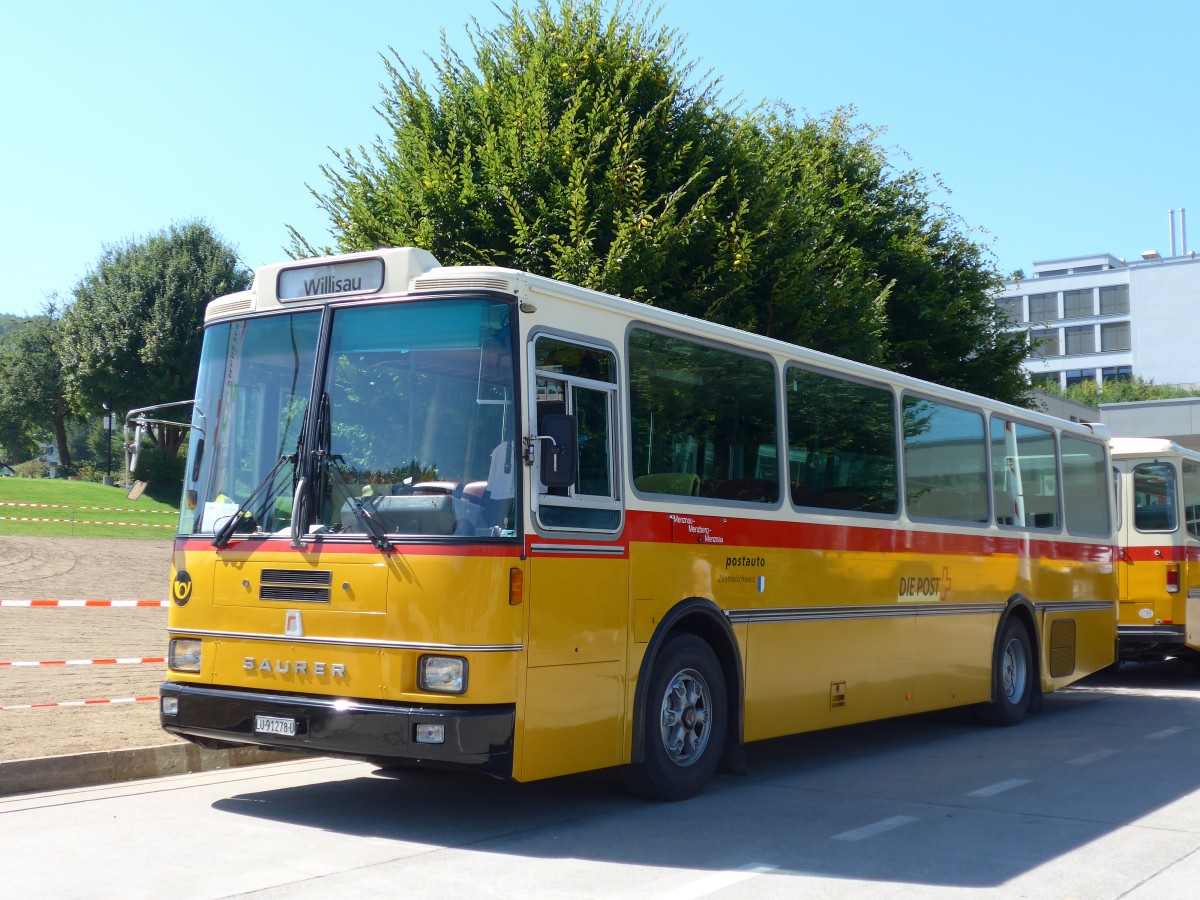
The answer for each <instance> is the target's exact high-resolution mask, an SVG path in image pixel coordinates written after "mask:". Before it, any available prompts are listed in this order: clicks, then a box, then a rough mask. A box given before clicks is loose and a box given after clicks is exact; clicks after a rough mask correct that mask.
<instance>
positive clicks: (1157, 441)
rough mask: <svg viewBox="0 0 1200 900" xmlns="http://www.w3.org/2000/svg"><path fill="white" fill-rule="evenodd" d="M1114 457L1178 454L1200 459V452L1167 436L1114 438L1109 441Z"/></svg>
mask: <svg viewBox="0 0 1200 900" xmlns="http://www.w3.org/2000/svg"><path fill="white" fill-rule="evenodd" d="M1109 447H1110V448H1111V450H1112V455H1113V458H1114V459H1117V458H1124V457H1130V456H1164V455H1167V454H1178V455H1179V456H1186V457H1188V458H1189V459H1194V460H1197V461H1200V452H1197V451H1195V450H1189V449H1188V448H1187V447H1184V446H1182V445H1181V444H1177V443H1175V442H1174V441H1169V440H1166V439H1165V438H1120V437H1118V438H1113V439H1112V440H1111V441H1109Z"/></svg>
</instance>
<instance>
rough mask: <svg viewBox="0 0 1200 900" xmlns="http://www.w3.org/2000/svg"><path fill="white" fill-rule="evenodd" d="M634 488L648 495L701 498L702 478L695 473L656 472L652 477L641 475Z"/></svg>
mask: <svg viewBox="0 0 1200 900" xmlns="http://www.w3.org/2000/svg"><path fill="white" fill-rule="evenodd" d="M633 486H634V487H636V488H637V489H638V490H639V491H644V492H646V493H648V494H675V495H676V496H679V497H699V496H700V476H699V475H697V474H695V473H694V472H654V473H652V474H650V475H639V476H638V477H637V478H635V479H633Z"/></svg>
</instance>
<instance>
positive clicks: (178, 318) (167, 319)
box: [60, 222, 251, 453]
mask: <svg viewBox="0 0 1200 900" xmlns="http://www.w3.org/2000/svg"><path fill="white" fill-rule="evenodd" d="M250 281H251V274H250V272H249V271H247V270H246V268H245V267H244V266H243V265H242V264H241V263H240V262H238V259H237V255H236V253H235V251H234V250H233V249H232V248H231V247H229V246H228V245H226V244H225V243H224V242H223V241H222V240H221V239H220V238H219V237H218V236H217V235H216V234H214V233H213V231H212V229H210V228H209V227H208V225H206V224H204V223H203V222H188V223H185V224H182V225H176V226H171V227H170V228H168V229H166V230H164V231H162V232H159V233H158V234H154V235H151V236H150V237H148V238H146V239H144V240H142V241H131V242H129V243H127V244H124V245H121V246H117V247H109V248H107V249H105V251H104V252H103V254H102V255H101V257H100V260H99V262H98V263H97V265H96V268H95V269H94V270H93V271H91V272H89V273H88V274H87V275H86V276H84V278H83V279H81V280H80V282H79V283H78V284H77V285H76V286H75V288H74V290H73V291H72V293H73V295H74V301H75V302H74V303H73V304H72V305H71V306H70V307H69V308H68V309H67V311H66V313H65V314H64V315H63V319H62V332H63V335H62V343H61V348H60V354H61V357H62V361H63V368H64V377H65V378H66V384H67V390H68V393H69V395H70V397H71V401H72V403H73V405H74V406H75V408H76V409H77V410H80V411H85V410H91V411H98V410H99V409H100V408H101V406H102V404H103V403H107V402H111V403H112V405H113V409H117V410H122V409H131V408H135V407H141V406H148V405H151V404H155V403H168V402H171V401H175V400H183V399H186V398H188V397H191V396H193V395H194V392H195V383H196V368H197V365H198V364H199V361H200V343H201V340H202V333H203V325H204V307H205V305H206V304H207V303H208V301H209V300H211V299H212V298H213V297H216V296H218V295H220V294H226V293H230V292H232V291H240V290H244V289H245V288H247V287H248V286H249V284H250ZM157 437H158V441H157V442H158V443H159V444H160V445H161V446H160V449H163V450H164V451H166V452H168V453H170V452H172V450H173V447H171V446H170V444H171V443H173V442H174V441H177V440H178V437H179V435H178V434H177V433H176V434H170V433H168V434H163V435H158V436H157Z"/></svg>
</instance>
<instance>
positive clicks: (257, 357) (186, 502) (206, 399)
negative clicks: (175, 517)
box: [180, 311, 321, 534]
mask: <svg viewBox="0 0 1200 900" xmlns="http://www.w3.org/2000/svg"><path fill="white" fill-rule="evenodd" d="M320 323H321V314H320V312H315V311H314V312H301V313H294V314H291V315H284V316H272V317H270V318H262V319H248V320H243V321H237V322H225V323H221V324H218V325H213V326H211V327H210V328H209V329H208V330H207V331H206V332H205V334H204V346H203V349H202V350H201V354H200V371H199V375H198V378H197V383H196V406H195V411H194V412H193V415H192V425H193V429H192V433H191V442H190V445H189V448H188V461H187V470H186V471H185V473H184V483H183V503H182V504H181V506H180V509H181V514H180V533H181V534H194V533H203V534H212V533H214V532H216V531H217V530H219V529H220V528H222V527H223V526H225V525H226V524H227V523H228V522H229V519H230V516H233V515H235V514H236V513H237V511H238V509H239V507H242V506H243V504H247V501H251V502H250V503H249V504H248V505H247V506H246V507H245V508H244V509H243V515H242V517H241V520H240V521H239V523H238V527H237V530H238V531H240V532H262V531H267V532H274V531H277V530H279V529H282V528H286V527H287V526H288V525H289V523H290V517H291V505H292V486H293V483H294V477H295V471H296V470H295V458H294V454H295V452H296V447H297V443H298V441H299V439H300V433H301V430H302V427H303V422H304V415H305V410H306V409H307V406H308V396H309V393H310V392H311V390H312V378H313V362H314V359H315V358H316V350H317V335H318V333H319V331H320ZM284 457H292V458H291V459H288V460H283V458H284ZM281 460H283V461H282V462H281Z"/></svg>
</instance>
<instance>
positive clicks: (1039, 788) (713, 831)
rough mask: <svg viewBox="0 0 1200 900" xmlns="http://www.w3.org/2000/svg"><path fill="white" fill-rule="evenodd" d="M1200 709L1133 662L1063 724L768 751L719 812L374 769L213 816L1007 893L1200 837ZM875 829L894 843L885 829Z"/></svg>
mask: <svg viewBox="0 0 1200 900" xmlns="http://www.w3.org/2000/svg"><path fill="white" fill-rule="evenodd" d="M1198 701H1200V679H1197V676H1196V675H1195V673H1194V671H1193V670H1192V669H1191V668H1190V667H1186V666H1184V665H1183V664H1182V663H1175V662H1173V661H1172V662H1168V663H1163V664H1142V665H1136V666H1128V665H1127V666H1122V667H1120V668H1114V669H1110V670H1107V671H1105V672H1102V673H1099V674H1097V675H1094V676H1092V677H1091V678H1089V679H1085V680H1084V681H1082V682H1080V683H1079V684H1078V685H1077V686H1075V687H1074V688H1072V689H1069V690H1066V691H1062V692H1059V693H1057V694H1053V695H1050V696H1048V697H1047V698H1046V700H1045V711H1044V712H1043V713H1041V714H1038V715H1033V716H1031V717H1030V718H1029V719H1028V720H1027V721H1026V722H1024V723H1023V724H1022V725H1021V726H1020V727H1017V728H1008V729H991V728H986V727H984V726H980V725H978V724H976V723H975V722H974V719H973V716H972V715H971V713H970V711H963V710H955V711H948V712H940V713H931V714H925V715H918V716H912V717H907V718H903V719H893V720H889V721H885V722H877V723H871V724H868V725H857V726H849V727H845V728H840V729H836V730H832V731H824V732H817V733H813V734H806V735H799V736H794V737H788V738H781V739H777V740H771V741H764V742H758V743H755V744H751V745H749V747H748V748H747V750H748V759H749V766H750V773H749V775H747V776H745V777H738V776H729V775H722V776H718V777H717V778H716V779H715V780H714V781H713V783H712V784H711V785H710V786H709V788H708V789H707V790H706V791H705V792H704V793H703V794H702V795H701V796H699V797H697V798H695V799H693V800H690V801H686V802H684V803H675V804H657V803H647V802H644V801H641V800H639V799H637V798H634V797H633V796H631V795H630V794H629V793H628V792H627V791H626V790H625V789H624V784H623V779H622V777H621V776H620V774H619V773H617V772H615V771H606V772H598V773H589V774H586V775H580V776H571V777H567V778H560V779H554V780H551V781H545V782H536V783H532V784H526V785H518V784H513V783H509V782H502V781H493V780H490V779H486V778H483V777H480V776H470V775H464V774H461V773H454V772H445V771H436V770H403V771H400V772H398V773H391V774H385V773H382V772H370V770H364V771H366V772H368V773H369V774H365V775H363V776H361V777H352V778H350V779H348V780H340V781H334V782H329V783H324V784H313V785H305V786H299V787H288V788H282V789H278V790H267V791H258V792H253V793H247V794H239V795H235V796H230V797H228V798H226V799H223V800H220V801H218V802H217V803H216V804H214V806H215V808H216V809H218V810H220V811H223V812H228V813H231V814H237V815H244V816H254V817H259V818H263V819H268V820H273V821H279V822H284V823H289V824H296V825H302V826H306V827H311V828H317V829H324V830H327V831H331V832H335V833H339V834H345V835H351V836H355V835H361V836H369V837H373V838H379V839H385V840H391V841H396V842H398V846H397V855H398V858H403V857H404V856H407V855H409V853H408V851H407V850H405V849H404V848H403V846H401V845H402V844H413V845H421V846H420V847H419V848H417V847H414V848H413V850H412V853H414V854H415V853H417V852H424V851H425V850H427V849H428V847H429V846H431V845H432V846H435V847H440V848H447V849H462V848H469V850H470V851H471V852H472V853H487V854H501V855H506V856H515V857H528V858H531V859H547V860H553V859H563V860H592V861H602V862H614V863H619V864H625V865H635V866H647V867H658V868H671V869H674V868H680V869H688V870H713V871H725V870H730V869H739V868H740V869H751V870H757V871H763V872H766V871H775V872H779V873H799V874H803V875H805V876H807V877H813V878H836V879H860V880H868V881H883V882H895V883H908V884H917V885H936V886H948V887H958V888H974V887H995V886H997V885H1001V884H1006V883H1008V882H1011V881H1012V880H1013V879H1015V878H1018V877H1020V876H1021V875H1024V874H1027V873H1030V872H1031V871H1032V870H1034V869H1036V868H1037V867H1039V866H1043V865H1045V864H1047V863H1048V862H1050V861H1052V860H1054V859H1056V858H1058V857H1060V856H1062V855H1065V854H1069V853H1071V852H1073V851H1075V850H1078V849H1079V848H1082V847H1085V846H1086V845H1088V844H1090V843H1092V842H1096V841H1100V840H1101V839H1103V838H1105V836H1106V835H1109V834H1111V833H1112V832H1114V831H1116V830H1117V829H1119V828H1122V827H1124V826H1128V825H1131V824H1134V823H1140V824H1144V825H1147V826H1149V827H1153V826H1154V825H1155V821H1156V819H1161V824H1163V825H1166V824H1167V822H1168V817H1169V822H1170V827H1172V828H1174V829H1176V830H1178V829H1180V828H1182V829H1184V830H1185V831H1186V830H1188V829H1194V830H1200V801H1197V802H1196V803H1195V804H1193V805H1190V806H1189V805H1181V806H1177V807H1175V808H1174V809H1172V810H1171V811H1170V812H1164V808H1165V807H1168V806H1170V805H1171V804H1174V803H1176V802H1177V801H1179V800H1181V799H1182V798H1184V797H1186V796H1187V795H1189V794H1191V793H1193V792H1194V791H1196V790H1197V789H1198V788H1200V771H1196V770H1197V767H1196V766H1195V765H1194V764H1193V760H1194V757H1195V755H1194V753H1192V752H1190V747H1191V746H1192V741H1193V740H1194V737H1195V734H1196V732H1197V731H1200V702H1198ZM1176 736H1178V737H1176ZM1172 738H1175V740H1172ZM1006 786H1012V787H1011V789H1010V788H1009V787H1006ZM1181 810H1182V811H1181ZM1181 816H1182V818H1181ZM877 823H883V824H884V825H888V824H889V823H890V824H892V825H893V826H894V827H892V828H891V829H890V830H889V829H888V828H885V827H880V828H877V829H876V830H875V831H874V832H873V831H872V828H873V827H874V826H876V825H877ZM895 823H899V825H896V824H895ZM1081 877H1082V878H1085V879H1086V878H1087V877H1099V876H1098V875H1096V873H1085V874H1083V875H1081ZM1081 890H1082V892H1083V893H1087V891H1086V890H1085V889H1083V888H1082V887H1081Z"/></svg>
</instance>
